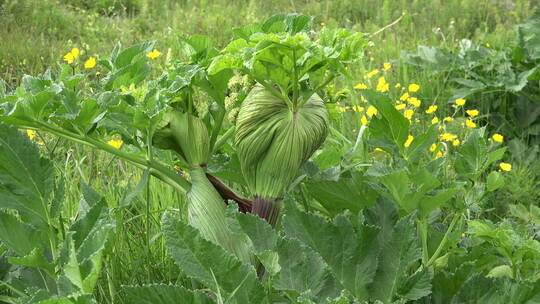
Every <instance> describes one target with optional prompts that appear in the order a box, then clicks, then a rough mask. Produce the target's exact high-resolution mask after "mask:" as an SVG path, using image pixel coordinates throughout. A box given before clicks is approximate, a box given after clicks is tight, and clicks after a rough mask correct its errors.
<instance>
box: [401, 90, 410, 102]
mask: <svg viewBox="0 0 540 304" xmlns="http://www.w3.org/2000/svg"><path fill="white" fill-rule="evenodd" d="M407 99H409V93H407V92H405V93H403V95H401V97H400V98H399V100H401V101H405V100H407Z"/></svg>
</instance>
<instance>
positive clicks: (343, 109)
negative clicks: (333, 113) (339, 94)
mask: <svg viewBox="0 0 540 304" xmlns="http://www.w3.org/2000/svg"><path fill="white" fill-rule="evenodd" d="M336 109H337V110H338V111H339V112H341V113H344V112H347V109H346V108H345V107H336Z"/></svg>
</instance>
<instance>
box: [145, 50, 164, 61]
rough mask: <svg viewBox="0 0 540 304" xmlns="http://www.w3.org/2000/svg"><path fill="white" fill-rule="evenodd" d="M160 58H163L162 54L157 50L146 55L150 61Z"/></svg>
mask: <svg viewBox="0 0 540 304" xmlns="http://www.w3.org/2000/svg"><path fill="white" fill-rule="evenodd" d="M159 56H161V52H160V51H158V50H156V49H154V50H152V51H151V52H149V53H148V54H146V57H148V58H150V59H156V58H158V57H159Z"/></svg>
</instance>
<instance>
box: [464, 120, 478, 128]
mask: <svg viewBox="0 0 540 304" xmlns="http://www.w3.org/2000/svg"><path fill="white" fill-rule="evenodd" d="M465 125H466V126H467V128H471V129H473V128H476V124H475V123H474V121H472V120H470V119H467V120H465Z"/></svg>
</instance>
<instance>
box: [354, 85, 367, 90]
mask: <svg viewBox="0 0 540 304" xmlns="http://www.w3.org/2000/svg"><path fill="white" fill-rule="evenodd" d="M354 88H355V89H359V90H365V89H367V88H368V86H367V85H366V84H365V83H359V84H357V85H355V86H354Z"/></svg>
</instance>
